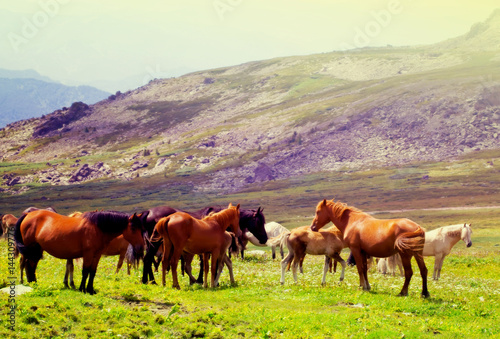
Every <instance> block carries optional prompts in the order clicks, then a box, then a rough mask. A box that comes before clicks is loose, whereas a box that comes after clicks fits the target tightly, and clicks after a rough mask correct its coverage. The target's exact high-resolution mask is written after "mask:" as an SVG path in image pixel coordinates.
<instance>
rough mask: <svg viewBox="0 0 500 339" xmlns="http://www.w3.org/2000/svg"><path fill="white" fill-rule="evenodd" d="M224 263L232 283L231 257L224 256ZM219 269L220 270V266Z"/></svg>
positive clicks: (232, 283)
mask: <svg viewBox="0 0 500 339" xmlns="http://www.w3.org/2000/svg"><path fill="white" fill-rule="evenodd" d="M224 263H225V264H226V266H227V270H228V271H229V279H230V280H231V285H234V284H235V281H234V275H233V262H232V261H231V259H230V258H229V257H228V256H225V258H224ZM221 271H222V268H221Z"/></svg>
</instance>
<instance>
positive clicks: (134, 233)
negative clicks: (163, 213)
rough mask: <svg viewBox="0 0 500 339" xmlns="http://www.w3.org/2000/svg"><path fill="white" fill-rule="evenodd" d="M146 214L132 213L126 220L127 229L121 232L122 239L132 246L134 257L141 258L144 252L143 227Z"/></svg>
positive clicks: (144, 230) (144, 231) (144, 229)
mask: <svg viewBox="0 0 500 339" xmlns="http://www.w3.org/2000/svg"><path fill="white" fill-rule="evenodd" d="M147 216H148V212H142V213H139V214H137V213H134V214H133V215H132V216H130V217H129V218H128V225H127V228H126V229H125V230H124V231H123V237H124V238H125V239H126V240H127V241H128V242H129V243H130V244H131V245H132V247H133V249H134V255H136V256H142V253H143V252H144V235H145V233H146V228H145V226H144V224H145V221H146V218H147Z"/></svg>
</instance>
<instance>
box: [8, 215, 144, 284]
mask: <svg viewBox="0 0 500 339" xmlns="http://www.w3.org/2000/svg"><path fill="white" fill-rule="evenodd" d="M121 234H123V235H124V237H125V239H127V241H129V242H130V243H131V244H132V245H133V246H134V250H135V251H136V252H142V251H143V246H144V240H143V229H142V228H141V224H140V223H139V222H138V218H137V216H136V215H135V214H134V215H133V216H131V217H129V216H128V215H127V214H124V213H120V212H112V211H108V212H86V213H83V214H82V215H81V217H67V216H63V215H60V214H57V213H54V212H50V211H46V210H36V211H33V212H29V213H28V214H24V215H23V216H22V217H21V218H19V220H18V222H17V223H16V226H15V232H14V237H15V240H16V244H17V247H18V248H19V251H20V252H21V254H23V255H24V257H25V258H26V260H27V267H26V269H27V272H26V275H27V278H28V282H32V281H36V267H37V265H38V261H39V260H40V258H41V257H42V253H43V251H46V252H48V253H49V254H50V255H52V256H54V257H56V258H60V259H67V260H68V261H69V260H70V259H76V258H81V257H83V270H82V282H81V284H80V291H82V292H88V293H89V294H94V293H95V290H94V277H95V274H96V271H97V264H98V263H99V259H100V258H101V255H102V252H103V251H104V249H105V248H106V246H107V245H108V244H109V243H110V242H111V240H113V239H114V238H116V237H118V236H119V235H121ZM87 278H88V279H89V281H88V285H87Z"/></svg>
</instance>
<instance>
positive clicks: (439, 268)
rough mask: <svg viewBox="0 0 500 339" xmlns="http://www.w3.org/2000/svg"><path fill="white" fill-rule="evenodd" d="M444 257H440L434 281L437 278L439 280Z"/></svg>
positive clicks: (444, 255)
mask: <svg viewBox="0 0 500 339" xmlns="http://www.w3.org/2000/svg"><path fill="white" fill-rule="evenodd" d="M445 257H446V254H443V256H442V257H441V261H440V262H439V267H438V271H437V279H436V280H439V278H441V269H442V268H443V263H444V258H445Z"/></svg>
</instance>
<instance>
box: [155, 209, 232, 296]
mask: <svg viewBox="0 0 500 339" xmlns="http://www.w3.org/2000/svg"><path fill="white" fill-rule="evenodd" d="M239 221H240V205H239V204H238V205H237V206H236V207H235V206H233V205H232V204H229V206H228V208H227V209H225V210H222V211H221V212H217V213H212V214H210V215H209V216H207V217H205V218H203V219H202V220H199V219H196V218H194V217H192V216H191V215H189V214H187V213H185V212H176V213H174V214H171V215H169V216H168V217H165V218H162V219H160V221H158V223H157V224H156V226H155V229H154V232H153V235H152V236H151V241H152V242H155V241H159V240H160V239H161V238H163V265H162V282H163V286H165V274H166V271H167V268H168V267H172V281H173V282H172V286H173V287H174V288H177V289H179V288H180V286H179V281H178V279H177V263H178V262H179V259H180V257H181V255H182V253H183V251H185V252H188V253H191V254H203V255H204V259H205V267H206V268H208V255H211V257H212V265H211V281H210V282H211V284H210V285H211V287H215V278H216V273H217V268H218V265H219V263H218V260H219V258H220V257H221V251H223V250H225V248H224V247H225V246H226V245H225V244H226V243H227V240H226V235H225V234H226V229H227V228H228V227H229V228H230V229H231V231H232V232H233V233H234V234H236V236H240V235H241V230H240V226H239ZM221 259H222V258H221ZM207 275H208V270H205V279H204V281H205V282H204V286H205V287H207V285H208V284H207Z"/></svg>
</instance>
